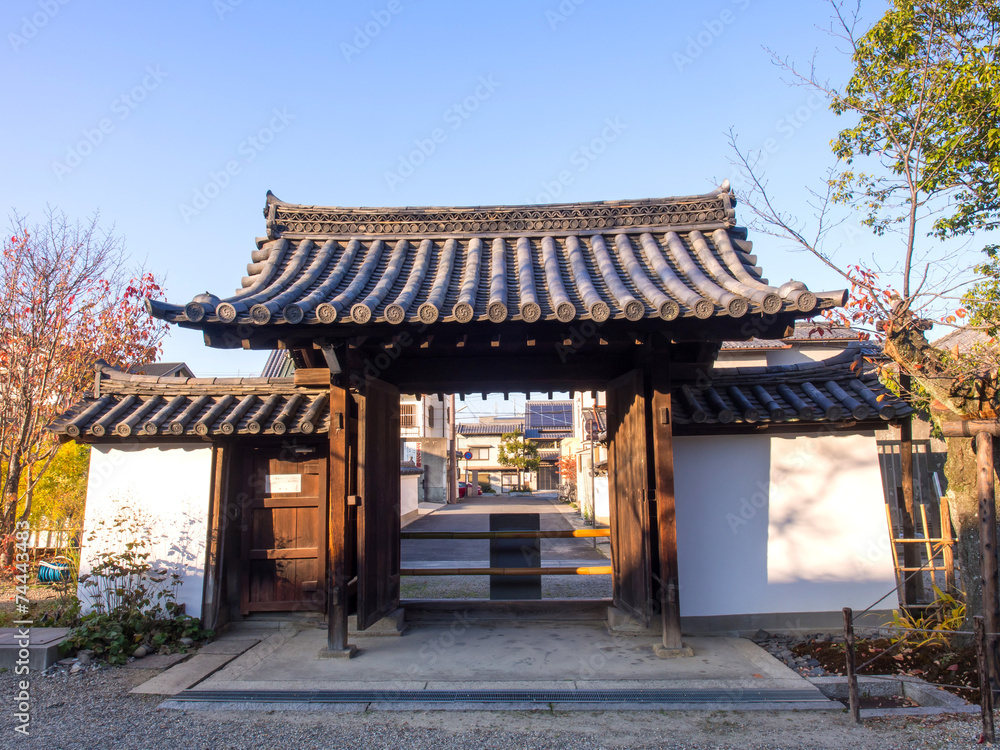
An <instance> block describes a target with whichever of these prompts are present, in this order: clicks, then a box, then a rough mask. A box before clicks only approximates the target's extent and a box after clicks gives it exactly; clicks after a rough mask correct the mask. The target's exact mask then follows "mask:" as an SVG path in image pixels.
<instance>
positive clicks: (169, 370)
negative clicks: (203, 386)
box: [128, 362, 194, 378]
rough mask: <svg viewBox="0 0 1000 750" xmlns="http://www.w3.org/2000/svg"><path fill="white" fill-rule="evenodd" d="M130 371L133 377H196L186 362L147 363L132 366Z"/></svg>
mask: <svg viewBox="0 0 1000 750" xmlns="http://www.w3.org/2000/svg"><path fill="white" fill-rule="evenodd" d="M128 371H129V372H130V373H132V374H133V375H152V376H154V377H175V378H193V377H194V373H193V372H192V371H191V368H190V367H188V366H187V363H186V362H147V363H145V364H141V365H132V367H130V368H129V370H128Z"/></svg>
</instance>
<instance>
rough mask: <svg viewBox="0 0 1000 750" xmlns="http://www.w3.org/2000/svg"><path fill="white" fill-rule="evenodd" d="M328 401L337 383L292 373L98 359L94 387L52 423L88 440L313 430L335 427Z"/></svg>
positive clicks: (62, 432)
mask: <svg viewBox="0 0 1000 750" xmlns="http://www.w3.org/2000/svg"><path fill="white" fill-rule="evenodd" d="M328 402H329V388H315V387H312V388H308V387H302V386H297V385H295V381H294V379H292V378H178V377H169V376H164V377H156V376H150V375H131V374H128V373H123V372H121V371H120V370H116V369H114V368H112V367H109V366H108V365H106V364H104V363H98V365H97V374H96V378H95V386H94V392H93V393H91V394H88V396H87V397H85V398H84V399H82V400H81V401H80V402H78V403H77V404H75V405H74V406H73V407H72V408H70V409H69V411H67V412H66V413H65V414H63V415H62V416H60V417H59V418H58V419H57V420H55V421H54V422H53V423H52V425H50V426H49V429H50V430H52V431H53V432H55V433H57V434H59V435H65V436H67V437H71V438H76V439H79V440H81V441H85V442H92V441H94V440H103V439H112V438H129V437H132V438H135V437H142V438H157V439H162V438H163V437H166V438H171V439H173V438H212V437H224V436H231V435H295V434H302V435H309V434H313V433H320V432H327V431H328V429H329V420H330V416H329V409H328Z"/></svg>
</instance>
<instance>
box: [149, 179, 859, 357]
mask: <svg viewBox="0 0 1000 750" xmlns="http://www.w3.org/2000/svg"><path fill="white" fill-rule="evenodd" d="M734 204H735V201H734V198H733V195H732V193H731V192H730V191H729V186H728V184H724V185H723V187H722V188H720V189H719V190H716V191H714V192H712V193H708V194H706V195H697V196H688V197H682V198H664V199H656V200H639V201H615V202H600V203H576V204H561V205H535V206H486V207H475V208H398V209H395V208H394V209H390V208H338V207H320V206H304V205H293V204H289V203H284V202H282V201H279V200H278V199H276V198H275V197H274V196H273V195H271V194H270V193H269V194H268V198H267V205H266V208H265V215H266V217H267V237H264V238H261V239H259V240H258V243H257V245H258V247H257V250H255V251H254V252H253V253H251V262H250V264H249V265H248V266H247V275H246V276H245V277H244V278H243V279H242V288H241V289H239V290H238V291H237V292H236V293H235V294H233V295H230V296H227V297H224V298H219V297H216V296H214V295H211V294H202V295H198V296H197V297H195V299H194V300H192V301H191V302H190V303H188V304H187V305H183V306H182V305H171V304H166V303H161V302H156V301H152V300H150V301H148V306H149V309H150V312H151V313H152V314H153V315H154V316H155V317H158V318H162V319H164V320H167V321H169V322H172V323H179V324H181V325H186V326H189V327H197V328H203V327H205V326H215V327H218V326H220V325H221V326H226V325H233V326H238V325H243V324H247V325H250V326H254V327H262V326H277V327H279V328H281V327H285V328H287V327H288V326H300V325H303V326H316V327H322V326H327V327H329V326H334V325H336V326H338V327H340V326H348V327H350V326H354V327H357V326H363V325H366V324H369V323H396V324H398V323H404V322H410V323H425V324H432V323H435V322H438V321H440V322H443V323H470V322H474V321H481V322H493V323H499V322H502V321H505V320H514V321H526V322H528V323H532V322H535V321H539V320H552V321H559V322H562V323H568V322H570V321H573V320H586V319H591V320H594V321H597V322H601V321H605V320H608V319H621V320H628V321H637V320H641V319H644V318H648V319H660V320H666V321H669V320H673V319H675V318H678V317H691V318H697V319H706V318H712V317H723V316H729V317H731V318H741V317H743V316H745V315H747V314H748V313H760V314H768V315H773V314H776V313H786V314H790V315H792V316H793V317H807V316H808V315H810V314H812V313H813V312H815V311H816V310H819V309H826V308H830V307H834V306H837V305H841V304H843V302H844V299H845V297H846V292H843V291H840V292H835V293H827V294H814V293H813V292H810V291H808V290H807V289H806V288H805V286H804V285H803V284H802V283H800V282H788V283H786V284H783V285H781V286H780V287H775V286H771V285H769V284H768V283H767V281H766V280H765V279H763V278H762V277H761V271H760V269H759V268H757V267H756V257H755V256H753V255H751V254H750V243H748V242H747V241H746V232H745V230H743V229H740V228H737V227H736V225H735V210H734ZM278 333H279V334H280V330H279V331H278ZM239 338H245V336H240V337H237V338H236V339H235V340H237V341H238V340H239Z"/></svg>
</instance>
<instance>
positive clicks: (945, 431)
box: [941, 419, 1000, 437]
mask: <svg viewBox="0 0 1000 750" xmlns="http://www.w3.org/2000/svg"><path fill="white" fill-rule="evenodd" d="M980 432H985V433H986V434H987V435H992V436H993V437H998V436H1000V421H995V420H984V419H969V420H963V421H955V422H942V423H941V434H942V435H944V436H945V437H975V436H976V435H978V434H979V433H980Z"/></svg>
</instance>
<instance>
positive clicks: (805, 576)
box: [674, 435, 895, 616]
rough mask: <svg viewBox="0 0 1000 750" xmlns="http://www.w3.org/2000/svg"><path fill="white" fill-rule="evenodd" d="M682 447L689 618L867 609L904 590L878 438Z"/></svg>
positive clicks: (702, 440) (724, 440)
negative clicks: (898, 578) (898, 582)
mask: <svg viewBox="0 0 1000 750" xmlns="http://www.w3.org/2000/svg"><path fill="white" fill-rule="evenodd" d="M674 447H675V454H674V460H675V481H676V485H675V486H676V496H677V547H678V568H679V570H678V572H679V575H680V601H681V614H682V615H685V616H699V615H727V614H758V613H770V612H825V611H836V610H840V609H841V608H843V607H853V608H855V609H864V608H866V607H868V606H869V605H870V604H872V603H873V602H875V601H876V600H877V599H879V598H880V597H882V596H883V595H885V594H886V593H887V592H890V591H893V590H894V588H895V583H894V576H893V567H892V553H891V550H890V548H889V539H888V533H887V529H886V521H885V508H884V500H883V495H882V480H881V475H880V473H879V467H878V454H877V452H876V448H875V438H874V437H873V436H869V435H822V436H816V437H806V436H800V437H768V436H765V435H741V436H724V437H678V438H675V441H674Z"/></svg>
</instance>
